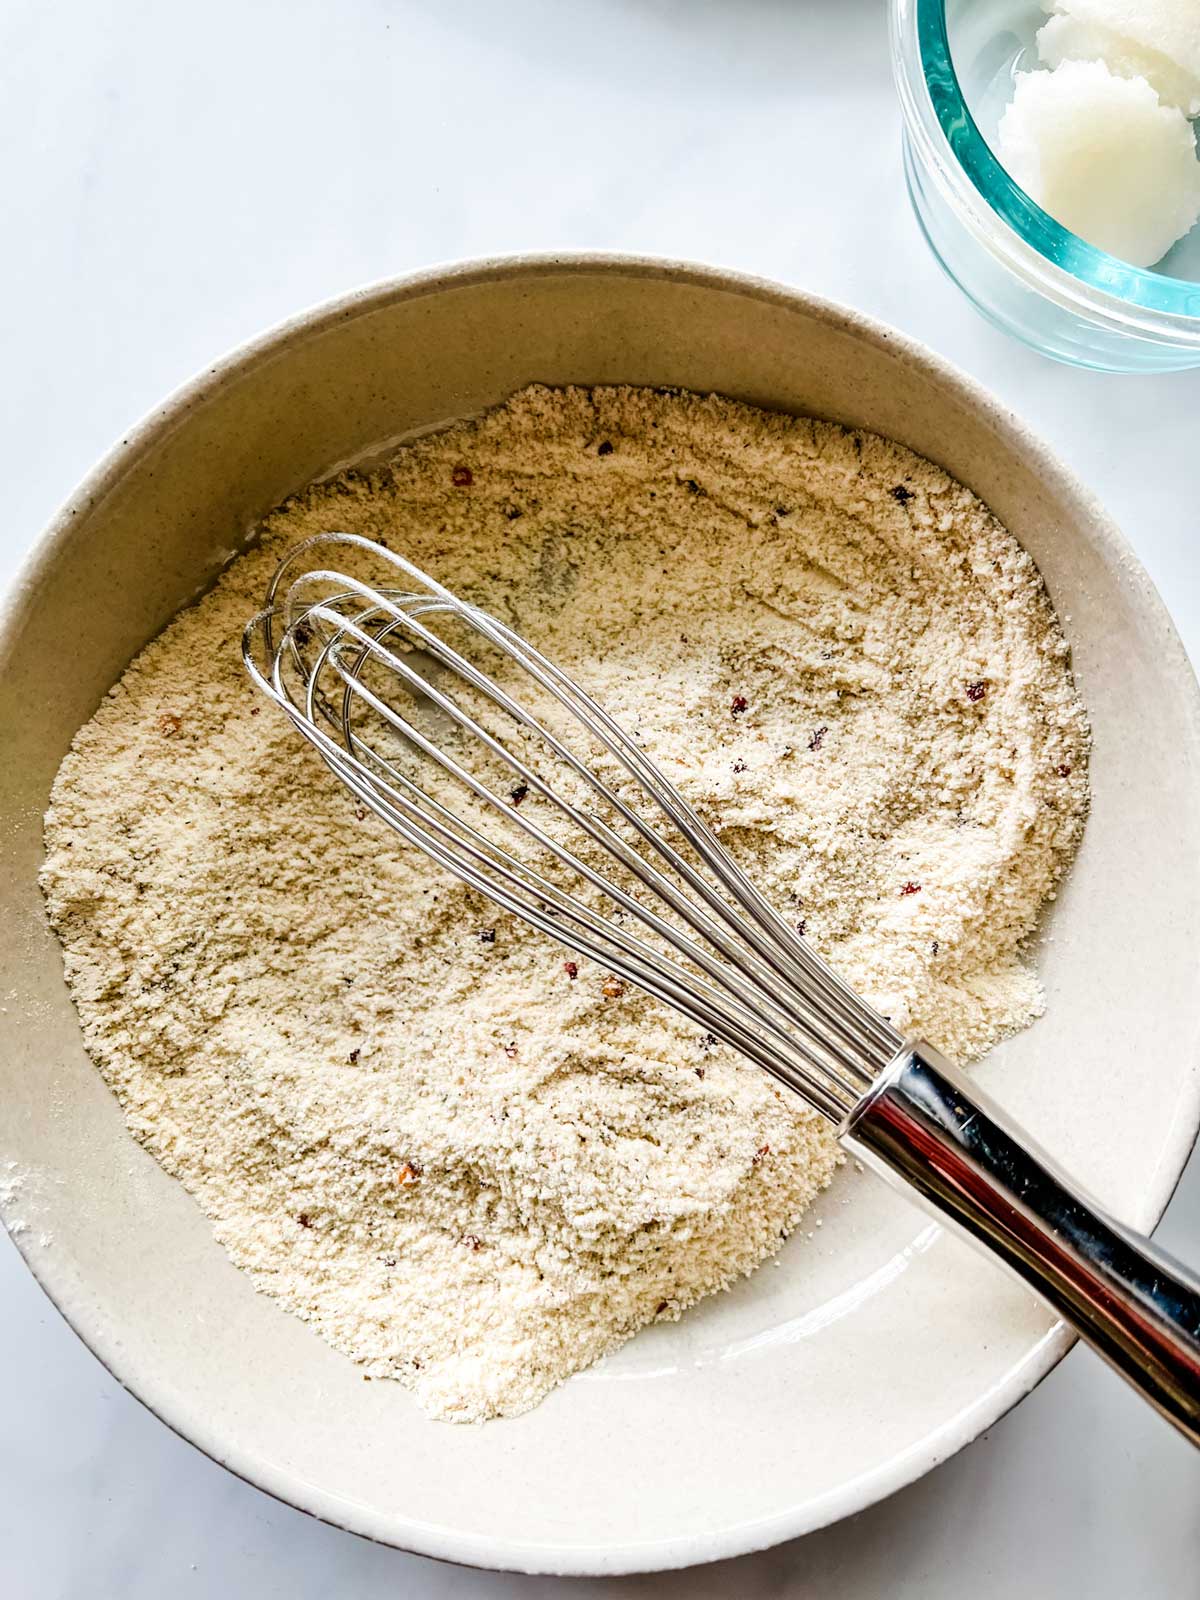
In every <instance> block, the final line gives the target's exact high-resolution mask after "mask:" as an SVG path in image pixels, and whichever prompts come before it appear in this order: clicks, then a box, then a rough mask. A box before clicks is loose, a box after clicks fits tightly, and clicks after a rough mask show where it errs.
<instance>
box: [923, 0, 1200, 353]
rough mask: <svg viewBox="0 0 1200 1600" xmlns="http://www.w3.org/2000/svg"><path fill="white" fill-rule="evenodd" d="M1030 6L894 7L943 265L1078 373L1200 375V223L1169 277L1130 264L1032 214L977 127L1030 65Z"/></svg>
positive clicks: (1038, 14) (1024, 336) (987, 306)
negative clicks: (1193, 370)
mask: <svg viewBox="0 0 1200 1600" xmlns="http://www.w3.org/2000/svg"><path fill="white" fill-rule="evenodd" d="M1044 20H1045V17H1044V13H1043V12H1042V9H1041V7H1040V6H1038V5H1037V4H1036V3H1032V4H1031V3H1028V0H892V59H893V65H894V69H895V74H896V85H897V88H898V90H899V93H900V104H901V108H902V111H903V116H904V168H905V177H906V179H907V182H908V188H909V193H910V195H911V197H912V203H913V209H914V210H915V212H916V214H917V219H918V221H919V223H920V225H921V229H922V231H923V232H924V234H925V237H926V238H927V239H928V241H929V244H930V246H931V248H932V249H933V252H934V254H935V256H936V257H937V259H938V260H939V261H940V263H941V264H942V266H943V267H944V268H945V270H946V272H947V273H948V274H949V276H950V277H951V278H952V279H953V280H954V282H955V283H957V284H958V286H959V288H960V289H962V291H963V293H964V294H965V295H966V296H967V297H968V299H969V300H971V301H972V302H973V304H974V305H975V306H976V307H977V308H978V309H979V310H980V311H981V312H982V313H983V315H984V316H985V317H987V318H988V319H989V321H991V322H993V323H995V324H996V325H997V326H998V327H1000V328H1003V329H1004V330H1005V332H1006V333H1010V334H1012V335H1014V337H1016V338H1018V339H1020V340H1022V341H1023V342H1024V343H1025V344H1027V345H1030V346H1032V348H1033V349H1035V350H1040V351H1042V352H1043V354H1045V355H1048V356H1052V357H1054V358H1055V359H1056V360H1058V361H1065V362H1068V363H1070V364H1072V365H1074V366H1080V367H1092V368H1096V369H1098V370H1100V371H1105V372H1168V371H1174V370H1178V369H1180V368H1184V367H1196V366H1200V225H1198V226H1197V229H1193V235H1195V237H1192V236H1189V238H1188V239H1186V240H1184V241H1182V242H1181V243H1180V244H1179V245H1177V246H1176V247H1175V249H1174V250H1172V251H1171V253H1170V255H1169V256H1168V257H1167V259H1166V262H1165V263H1164V270H1161V271H1146V270H1143V269H1142V268H1139V267H1131V266H1129V265H1127V264H1126V263H1125V262H1123V261H1118V260H1117V259H1116V257H1114V256H1110V255H1106V254H1105V252H1104V251H1103V250H1097V249H1095V248H1094V246H1092V245H1089V244H1087V243H1085V241H1084V240H1082V239H1080V238H1079V237H1078V236H1077V235H1076V234H1073V233H1070V232H1068V230H1067V229H1066V228H1064V227H1062V226H1061V225H1060V224H1059V223H1057V222H1055V221H1054V219H1053V218H1052V217H1050V216H1048V215H1047V214H1046V212H1044V211H1043V210H1042V209H1041V207H1040V206H1038V205H1035V204H1034V202H1033V201H1032V200H1031V199H1030V198H1029V196H1028V195H1027V194H1026V193H1025V192H1024V191H1023V190H1022V189H1020V188H1019V187H1018V186H1017V185H1016V184H1015V183H1014V182H1013V180H1012V179H1011V178H1010V177H1009V176H1008V174H1007V172H1005V170H1004V168H1003V167H1002V166H1001V165H1000V163H999V162H998V161H997V159H996V157H995V156H994V155H993V154H992V151H991V148H990V146H989V144H988V142H987V139H986V137H985V136H984V131H981V130H982V129H987V128H988V127H989V124H990V123H991V122H992V120H993V119H994V118H996V117H998V115H999V111H1000V109H1001V108H1002V105H1003V102H1004V99H1005V98H1006V95H1007V86H1008V83H1009V81H1010V80H1011V73H1012V71H1013V70H1014V69H1015V68H1019V67H1023V66H1032V65H1034V64H1036V58H1034V59H1033V60H1031V59H1029V56H1030V54H1031V51H1030V46H1031V43H1032V39H1033V33H1034V31H1035V30H1036V28H1037V26H1038V24H1039V22H1040V21H1044Z"/></svg>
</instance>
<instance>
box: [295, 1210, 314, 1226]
mask: <svg viewBox="0 0 1200 1600" xmlns="http://www.w3.org/2000/svg"><path fill="white" fill-rule="evenodd" d="M296 1221H297V1222H298V1223H299V1224H300V1226H301V1227H302V1228H311V1227H312V1218H311V1217H310V1216H309V1214H308V1212H307V1211H302V1212H301V1213H300V1215H299V1216H298V1217H297V1218H296Z"/></svg>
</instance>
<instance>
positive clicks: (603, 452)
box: [596, 439, 613, 456]
mask: <svg viewBox="0 0 1200 1600" xmlns="http://www.w3.org/2000/svg"><path fill="white" fill-rule="evenodd" d="M612 453H613V447H612V440H611V439H602V440H601V441H600V443H599V444H598V445H597V446H596V454H597V455H598V456H610V455H612Z"/></svg>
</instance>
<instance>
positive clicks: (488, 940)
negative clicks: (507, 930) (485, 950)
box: [479, 928, 496, 944]
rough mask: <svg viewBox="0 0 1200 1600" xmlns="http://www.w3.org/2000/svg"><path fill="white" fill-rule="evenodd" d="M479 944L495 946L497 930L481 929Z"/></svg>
mask: <svg viewBox="0 0 1200 1600" xmlns="http://www.w3.org/2000/svg"><path fill="white" fill-rule="evenodd" d="M479 942H480V944H495V942H496V930H495V928H480V930H479Z"/></svg>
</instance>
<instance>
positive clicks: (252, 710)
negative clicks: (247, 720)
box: [250, 706, 262, 717]
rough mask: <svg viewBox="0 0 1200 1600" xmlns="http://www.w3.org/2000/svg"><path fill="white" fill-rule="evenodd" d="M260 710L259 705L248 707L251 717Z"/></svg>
mask: <svg viewBox="0 0 1200 1600" xmlns="http://www.w3.org/2000/svg"><path fill="white" fill-rule="evenodd" d="M261 710H262V707H261V706H251V707H250V715H251V716H252V717H256V716H257V715H258V713H259V712H260V711H261Z"/></svg>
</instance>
